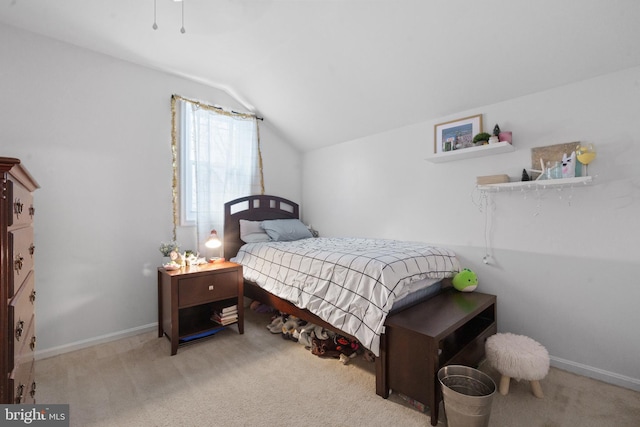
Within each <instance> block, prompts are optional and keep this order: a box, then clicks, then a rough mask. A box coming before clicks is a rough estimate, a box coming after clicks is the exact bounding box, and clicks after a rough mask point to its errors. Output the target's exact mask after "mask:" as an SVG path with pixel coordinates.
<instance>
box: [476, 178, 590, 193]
mask: <svg viewBox="0 0 640 427" xmlns="http://www.w3.org/2000/svg"><path fill="white" fill-rule="evenodd" d="M592 180H593V179H592V177H590V176H578V177H575V178H559V179H540V180H538V181H517V182H504V183H501V184H488V185H478V186H477V187H478V190H482V191H491V192H498V191H509V190H537V189H546V188H559V187H560V188H561V187H574V186H577V185H588V184H591V181H592Z"/></svg>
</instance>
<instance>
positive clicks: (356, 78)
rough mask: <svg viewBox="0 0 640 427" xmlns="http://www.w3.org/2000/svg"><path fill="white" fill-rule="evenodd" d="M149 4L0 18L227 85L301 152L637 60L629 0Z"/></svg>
mask: <svg viewBox="0 0 640 427" xmlns="http://www.w3.org/2000/svg"><path fill="white" fill-rule="evenodd" d="M156 4H157V6H156V17H157V24H158V29H157V30H153V29H152V24H153V22H154V2H153V0H144V1H142V0H136V1H131V0H91V1H88V0H65V1H50V0H11V1H10V0H3V1H1V2H0V22H2V23H5V24H7V25H10V26H15V27H18V28H22V29H26V30H29V31H33V32H35V33H39V34H42V35H45V36H49V37H52V38H55V39H59V40H62V41H65V42H69V43H72V44H75V45H78V46H81V47H85V48H87V49H91V50H94V51H98V52H102V53H105V54H107V55H111V56H114V57H118V58H121V59H124V60H127V61H131V62H134V63H137V64H142V65H145V66H149V67H152V68H156V69H161V70H166V71H168V72H171V73H176V74H179V75H183V76H186V77H189V78H193V79H196V80H198V81H201V82H204V83H206V84H209V85H212V86H215V87H218V88H221V89H224V90H225V91H227V92H228V93H230V94H231V95H233V96H234V97H235V98H237V99H238V100H239V101H240V102H241V103H242V104H243V105H244V106H245V107H246V108H247V109H248V110H252V111H254V112H256V113H258V114H259V115H261V116H263V117H264V118H265V120H267V121H269V124H270V125H271V126H273V127H274V128H276V129H277V130H278V132H279V134H280V135H282V136H283V137H285V138H286V139H287V140H289V141H290V142H291V143H292V144H293V145H295V146H297V147H299V148H300V150H303V151H306V150H313V149H315V148H318V147H322V146H327V145H332V144H336V143H340V142H344V141H349V140H352V139H356V138H359V137H363V136H367V135H371V134H375V133H379V132H383V131H385V130H389V129H393V128H397V127H400V126H404V125H408V124H412V123H417V122H421V121H425V120H431V119H436V118H439V117H443V116H447V115H451V114H455V113H456V112H459V111H463V110H468V109H474V108H476V107H479V106H482V105H486V104H491V103H495V102H499V101H502V100H506V99H511V98H515V97H518V96H522V95H526V94H529V93H534V92H538V91H542V90H545V89H549V88H553V87H557V86H561V85H564V84H567V83H570V82H574V81H580V80H584V79H588V78H591V77H595V76H598V75H602V74H606V73H610V72H614V71H617V70H621V69H625V68H629V67H634V66H638V65H640V46H639V45H638V41H639V40H640V1H637V0H484V1H482V0H184V2H183V3H180V2H175V1H172V0H156ZM183 6H184V13H185V15H184V26H185V29H186V32H185V33H184V34H181V32H180V27H181V10H182V9H181V8H182V7H183ZM0 66H1V65H0ZM208 101H210V102H215V100H208ZM480 112H481V111H479V113H480Z"/></svg>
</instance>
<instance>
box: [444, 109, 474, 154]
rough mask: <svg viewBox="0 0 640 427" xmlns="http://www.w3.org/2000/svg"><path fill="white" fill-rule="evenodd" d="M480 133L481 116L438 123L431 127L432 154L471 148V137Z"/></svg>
mask: <svg viewBox="0 0 640 427" xmlns="http://www.w3.org/2000/svg"><path fill="white" fill-rule="evenodd" d="M480 132H482V114H477V115H475V116H469V117H464V118H461V119H456V120H451V121H448V122H444V123H439V124H437V125H435V126H434V127H433V152H434V154H439V153H444V152H447V151H454V150H460V149H464V148H469V147H473V137H474V136H475V135H477V134H479V133H480Z"/></svg>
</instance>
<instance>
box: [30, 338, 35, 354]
mask: <svg viewBox="0 0 640 427" xmlns="http://www.w3.org/2000/svg"><path fill="white" fill-rule="evenodd" d="M29 347H31V351H33V350H35V349H36V337H35V336H33V337H31V342H30V343H29Z"/></svg>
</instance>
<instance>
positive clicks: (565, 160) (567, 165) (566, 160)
mask: <svg viewBox="0 0 640 427" xmlns="http://www.w3.org/2000/svg"><path fill="white" fill-rule="evenodd" d="M575 176H576V152H575V151H572V152H571V155H570V156H568V157H567V155H566V154H563V155H562V177H563V178H573V177H575Z"/></svg>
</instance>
